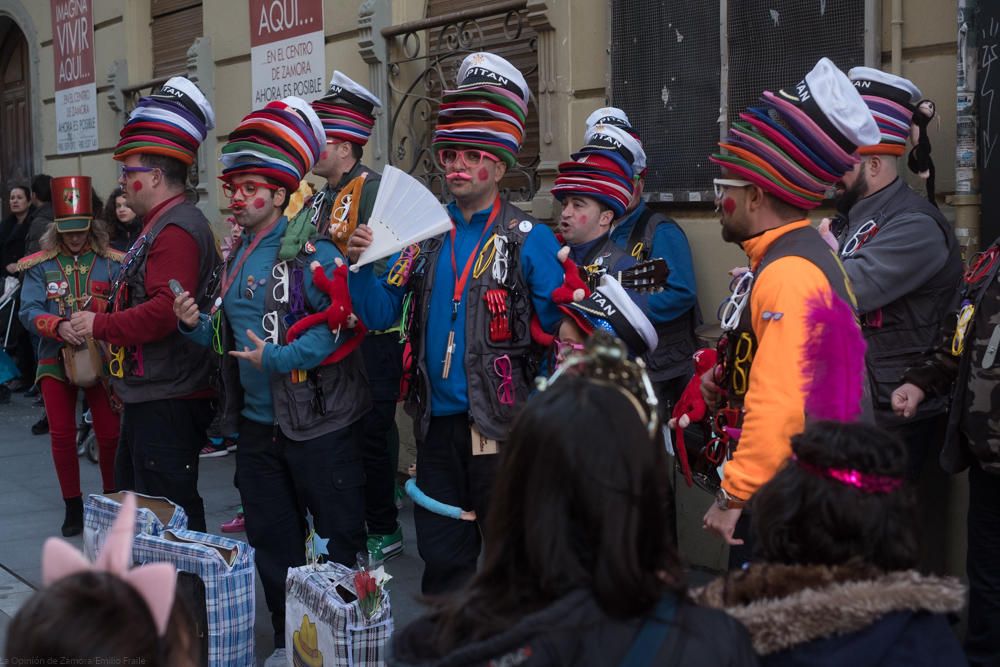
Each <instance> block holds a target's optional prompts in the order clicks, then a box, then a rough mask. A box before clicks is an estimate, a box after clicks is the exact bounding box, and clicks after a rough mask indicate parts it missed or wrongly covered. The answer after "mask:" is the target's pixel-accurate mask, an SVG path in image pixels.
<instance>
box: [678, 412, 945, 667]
mask: <svg viewBox="0 0 1000 667" xmlns="http://www.w3.org/2000/svg"><path fill="white" fill-rule="evenodd" d="M907 456H908V453H907V448H906V446H905V445H904V444H903V443H902V442H901V441H900V440H899V439H898V438H896V437H895V436H893V435H891V434H889V433H887V432H885V431H883V430H882V429H880V428H877V427H875V426H872V425H868V424H858V423H854V424H843V423H838V422H822V421H821V422H816V423H814V424H812V425H810V426H809V427H808V428H807V429H806V430H805V431H804V432H803V433H800V434H799V435H796V436H794V437H793V438H792V456H791V458H790V459H788V461H787V462H786V463H785V465H784V466H783V467H782V468H781V470H779V471H778V473H777V474H776V475H775V476H774V477H773V478H772V479H771V481H770V482H768V483H767V484H765V485H764V486H763V487H761V488H760V490H758V491H757V493H756V494H754V498H753V502H752V507H753V521H752V530H753V534H754V544H755V557H756V559H755V561H754V562H752V563H750V564H748V565H747V566H746V567H745V568H744V569H743V570H738V571H733V572H731V573H729V574H727V575H725V576H724V577H722V578H720V579H717V580H716V581H714V582H712V583H710V584H709V585H708V586H706V587H704V588H702V589H700V590H697V591H695V592H694V599H695V600H696V601H698V602H700V603H702V604H706V605H710V606H713V607H717V608H720V609H725V610H726V611H727V612H729V613H730V614H732V615H733V616H734V617H736V618H737V619H738V620H740V621H741V622H742V623H743V624H744V625H746V627H747V629H748V630H750V634H751V636H752V637H753V643H754V648H755V649H756V650H757V652H758V654H760V655H761V657H762V662H763V664H765V665H768V666H770V667H779V666H784V665H829V666H830V667H833V666H834V665H851V666H852V667H868V666H869V665H870V666H872V667H874V666H875V665H907V666H909V665H917V666H920V665H926V666H928V667H930V666H932V665H934V666H937V665H963V664H965V657H964V655H963V654H962V649H961V647H960V646H959V644H958V640H957V639H956V638H955V635H954V633H953V632H952V631H951V628H950V627H949V620H948V618H947V616H948V615H953V614H957V613H958V612H959V611H960V610H961V609H962V607H963V605H964V598H965V592H964V589H963V587H962V585H961V584H959V582H958V581H957V580H955V579H953V578H942V577H933V576H924V575H921V574H920V573H918V572H917V571H916V570H915V567H916V563H917V557H918V548H917V529H916V518H915V514H916V497H915V494H914V490H913V489H912V488H911V486H910V484H909V482H907V481H906V480H905V477H906V470H907Z"/></svg>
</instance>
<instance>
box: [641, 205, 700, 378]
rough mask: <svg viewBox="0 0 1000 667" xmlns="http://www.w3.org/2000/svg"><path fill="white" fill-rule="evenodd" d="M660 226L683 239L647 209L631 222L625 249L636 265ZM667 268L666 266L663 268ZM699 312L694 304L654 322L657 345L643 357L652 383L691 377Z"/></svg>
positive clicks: (664, 218)
mask: <svg viewBox="0 0 1000 667" xmlns="http://www.w3.org/2000/svg"><path fill="white" fill-rule="evenodd" d="M660 225H673V226H674V227H676V228H677V229H678V230H679V231H680V233H681V234H682V235H683V236H684V238H685V239H686V238H687V235H686V234H684V230H683V229H681V227H680V225H678V224H677V223H676V222H674V221H673V220H671V219H670V218H668V217H667V216H665V215H663V214H662V213H657V212H655V211H653V210H652V209H650V208H649V207H648V206H647V207H646V209H645V210H644V211H643V212H642V215H640V216H639V219H638V220H636V221H635V225H633V226H632V231H631V232H629V236H628V242H627V243H626V244H625V247H626V248H627V249H628V250H629V252H630V253H631V254H632V256H633V257H635V258H636V260H637V261H639V262H645V261H648V260H649V259H650V257H651V255H652V252H653V236H654V235H655V234H656V228H657V227H659V226H660ZM667 268H668V269H669V268H670V267H667ZM701 321H702V320H701V310H700V309H699V308H698V305H697V301H696V302H695V305H694V306H692V308H691V310H689V311H687V312H686V313H684V314H683V315H681V316H680V317H677V318H675V319H672V320H670V321H669V322H654V323H653V328H654V329H656V335H657V337H658V339H659V342H658V343H657V344H656V349H655V350H653V351H652V352H649V353H647V354H646V356H645V357H643V359H644V360H645V361H646V368H647V370H648V373H649V378H650V379H651V380H652V381H653V382H663V381H666V380H673V379H674V378H677V377H686V376H689V375H691V372H692V368H693V367H692V363H691V358H692V357H693V356H694V353H695V350H697V349H698V342H697V338H696V337H695V333H694V332H695V329H696V328H697V327H698V326H700V325H701Z"/></svg>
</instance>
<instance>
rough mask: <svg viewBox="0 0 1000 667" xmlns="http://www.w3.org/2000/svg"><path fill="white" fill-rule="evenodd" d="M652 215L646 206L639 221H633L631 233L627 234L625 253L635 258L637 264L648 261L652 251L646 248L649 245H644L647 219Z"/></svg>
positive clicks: (654, 213) (652, 212)
mask: <svg viewBox="0 0 1000 667" xmlns="http://www.w3.org/2000/svg"><path fill="white" fill-rule="evenodd" d="M654 215H656V212H655V211H654V210H653V209H651V208H649V207H648V206H647V207H646V208H645V209H643V211H642V214H641V215H640V216H639V219H638V220H636V221H635V225H634V226H633V227H632V231H631V232H629V235H628V243H626V244H625V252H627V253H628V254H629V255H631V256H632V257H635V260H636V261H637V262H645V261H646V260H647V259H649V255H650V253H651V252H652V251H653V249H652V248H650V247H647V246H649V245H651V244H648V243H646V226H647V225H648V224H649V219H650V218H652V217H653V216H654Z"/></svg>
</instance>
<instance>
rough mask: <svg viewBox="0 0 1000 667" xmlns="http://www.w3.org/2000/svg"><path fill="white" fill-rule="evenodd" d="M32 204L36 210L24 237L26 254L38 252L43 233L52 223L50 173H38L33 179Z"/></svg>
mask: <svg viewBox="0 0 1000 667" xmlns="http://www.w3.org/2000/svg"><path fill="white" fill-rule="evenodd" d="M31 204H32V206H34V208H35V212H34V215H32V216H31V227H29V228H28V233H27V235H26V236H25V239H24V254H25V255H32V254H34V253H36V252H38V250H39V248H40V247H41V246H40V242H41V240H42V234H44V233H45V231H46V230H47V229H48V228H49V225H50V224H52V177H51V176H49V175H48V174H38V175H37V176H35V177H34V178H33V179H31Z"/></svg>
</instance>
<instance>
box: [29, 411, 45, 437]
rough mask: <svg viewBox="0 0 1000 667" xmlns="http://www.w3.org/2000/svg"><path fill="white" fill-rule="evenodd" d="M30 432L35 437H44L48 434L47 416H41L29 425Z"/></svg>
mask: <svg viewBox="0 0 1000 667" xmlns="http://www.w3.org/2000/svg"><path fill="white" fill-rule="evenodd" d="M31 432H32V433H34V434H35V435H45V434H46V433H48V432H49V416H48V415H42V418H41V419H39V420H38V421H36V422H35V423H34V424H32V425H31Z"/></svg>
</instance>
